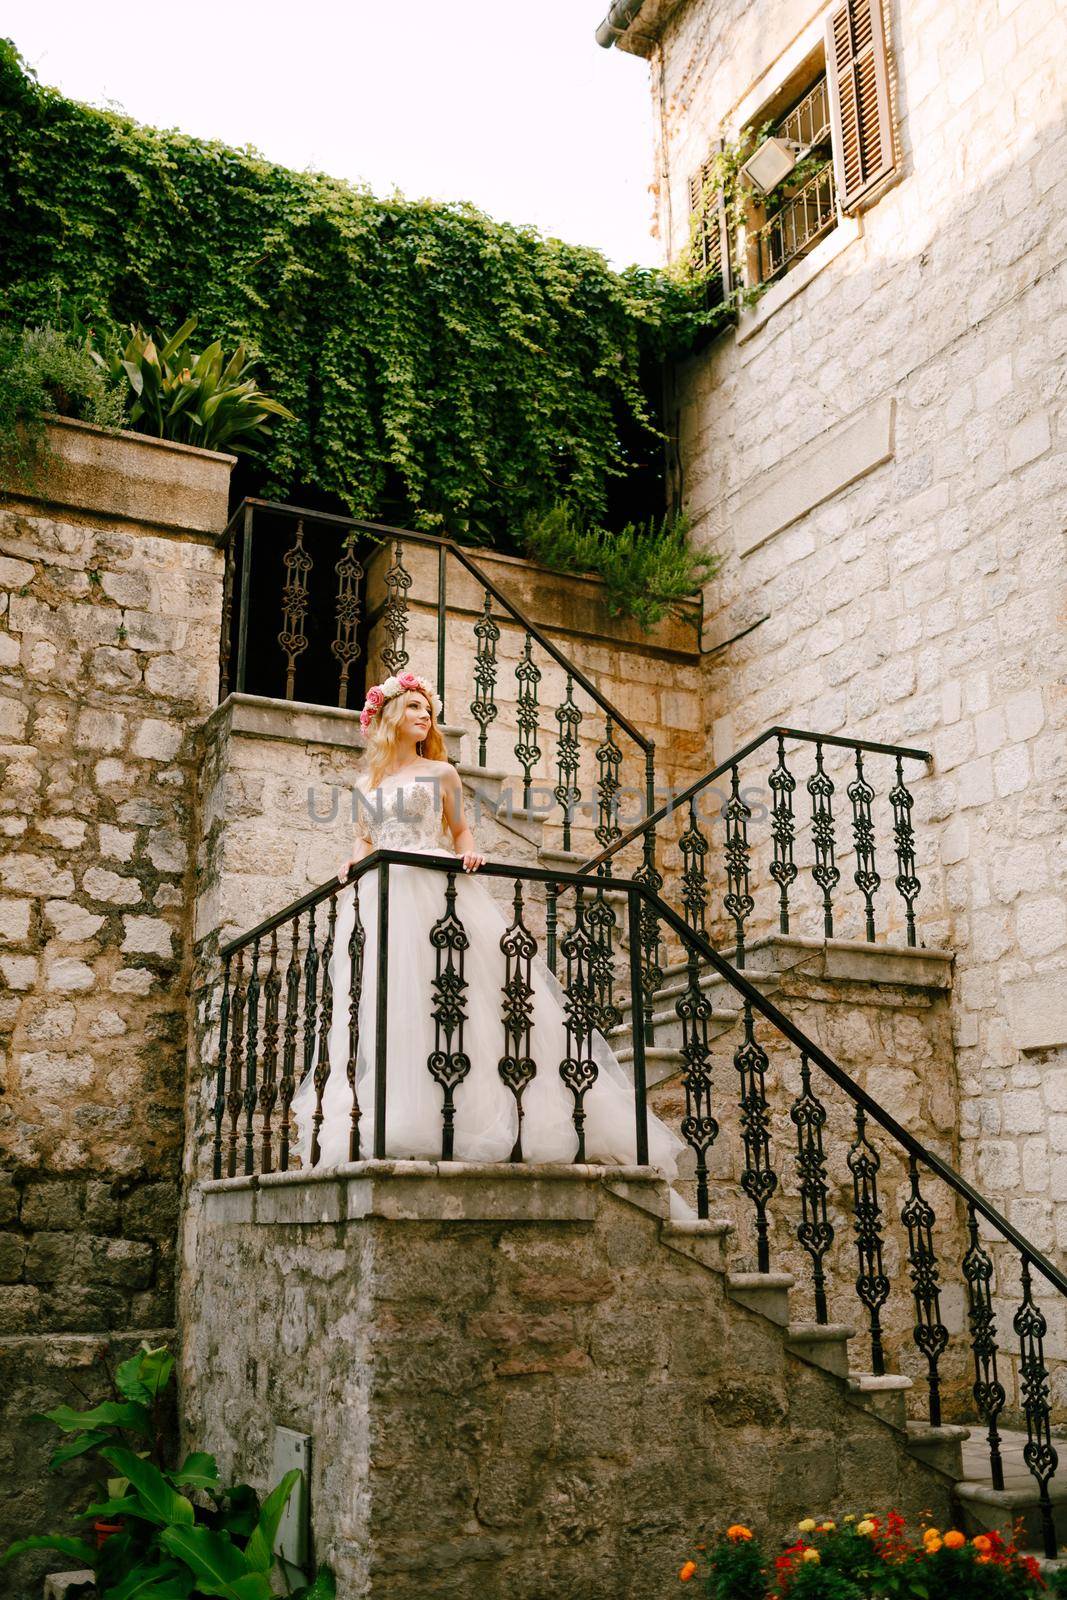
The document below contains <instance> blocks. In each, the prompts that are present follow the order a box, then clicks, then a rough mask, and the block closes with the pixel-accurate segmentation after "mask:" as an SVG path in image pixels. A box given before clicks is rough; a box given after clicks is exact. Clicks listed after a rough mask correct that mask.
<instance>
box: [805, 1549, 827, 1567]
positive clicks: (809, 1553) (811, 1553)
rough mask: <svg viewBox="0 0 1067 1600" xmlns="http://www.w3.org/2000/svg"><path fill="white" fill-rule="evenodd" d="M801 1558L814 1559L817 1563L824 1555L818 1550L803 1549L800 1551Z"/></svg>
mask: <svg viewBox="0 0 1067 1600" xmlns="http://www.w3.org/2000/svg"><path fill="white" fill-rule="evenodd" d="M800 1559H801V1561H813V1562H815V1563H816V1564H817V1563H818V1562H819V1561H821V1560H822V1557H821V1556H820V1555H819V1552H818V1551H817V1550H802V1551H801V1553H800Z"/></svg>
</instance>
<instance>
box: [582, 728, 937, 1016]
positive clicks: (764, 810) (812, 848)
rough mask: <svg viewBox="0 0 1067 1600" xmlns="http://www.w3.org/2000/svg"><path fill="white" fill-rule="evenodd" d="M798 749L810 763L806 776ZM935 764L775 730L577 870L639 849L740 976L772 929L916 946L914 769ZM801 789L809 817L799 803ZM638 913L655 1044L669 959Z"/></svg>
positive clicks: (618, 866)
mask: <svg viewBox="0 0 1067 1600" xmlns="http://www.w3.org/2000/svg"><path fill="white" fill-rule="evenodd" d="M802 752H806V753H808V754H809V756H810V759H809V760H808V762H807V763H806V764H807V766H808V767H810V772H808V774H807V776H806V777H805V775H804V772H803V771H801V770H799V759H800V756H801V753H802ZM930 759H931V757H930V754H929V752H928V751H926V750H917V749H912V748H910V747H908V746H904V745H893V744H878V743H876V742H874V741H873V740H869V739H849V738H845V737H843V736H841V735H837V734H818V733H811V732H808V731H807V730H805V729H800V728H784V727H778V726H775V727H771V728H767V729H765V730H764V732H763V733H760V734H758V735H757V736H756V737H755V738H754V739H750V740H749V742H748V743H747V744H745V745H744V746H742V748H741V749H740V750H738V751H736V752H735V753H734V754H733V755H732V756H729V757H728V758H727V759H726V760H725V761H722V762H720V763H719V765H718V766H716V767H713V768H712V769H711V771H710V772H706V773H705V774H704V776H703V777H701V778H698V779H697V780H696V781H695V782H694V783H691V784H689V785H688V786H687V787H686V788H683V789H680V790H678V791H676V792H675V793H673V794H671V795H670V796H669V797H668V798H667V799H666V801H665V802H664V803H663V804H662V805H660V806H659V807H657V809H656V810H655V811H652V812H650V813H649V815H648V816H646V817H643V818H641V819H640V820H638V821H637V822H636V823H635V824H634V826H632V827H630V828H628V829H627V830H625V831H623V830H622V829H620V830H619V832H618V833H617V835H616V837H614V838H613V839H612V840H611V841H610V842H609V843H608V844H606V845H605V847H604V848H603V849H602V850H601V851H600V852H599V853H598V854H597V855H595V856H593V857H591V858H590V860H588V861H587V862H585V863H584V864H583V865H582V867H581V868H580V872H581V873H582V874H583V875H594V876H599V875H602V874H603V873H605V872H616V873H618V872H620V871H622V872H623V873H625V871H626V869H625V866H624V865H623V863H624V861H625V860H626V854H625V853H626V852H629V859H631V860H632V859H634V856H635V854H636V853H638V852H639V853H640V857H641V866H640V868H639V870H638V872H637V873H636V874H635V876H637V877H639V879H640V880H641V881H642V882H645V883H646V884H647V885H648V887H649V888H651V889H653V890H655V891H656V892H657V893H662V894H663V895H664V896H665V897H666V898H667V899H668V901H670V902H671V903H673V904H674V909H675V910H676V911H680V912H681V914H682V916H683V917H684V920H685V922H686V923H687V924H688V926H689V927H690V928H692V929H693V930H694V931H696V932H699V933H707V934H708V935H709V936H710V937H711V938H712V939H713V941H714V942H715V943H716V944H718V945H719V946H720V947H724V946H726V945H727V944H730V945H732V948H733V958H734V961H735V963H736V965H737V966H738V967H744V965H745V961H746V952H747V950H748V949H749V948H750V946H751V945H752V943H753V942H755V941H756V940H758V939H760V938H763V937H765V936H766V935H768V934H769V933H772V932H775V931H777V932H779V933H781V934H786V935H789V934H798V933H800V934H807V935H809V936H815V937H818V936H821V937H823V938H826V939H832V938H835V937H837V938H841V937H858V938H862V939H863V940H865V941H866V942H867V943H874V942H875V941H876V940H877V939H879V938H881V939H883V940H885V939H894V938H897V939H899V940H900V941H901V942H904V943H907V944H908V945H912V946H914V945H916V944H917V943H918V930H917V919H916V904H917V901H918V899H919V895H920V892H921V890H922V882H921V879H920V878H919V874H918V869H917V861H916V856H917V850H916V834H915V826H914V821H913V815H912V813H913V809H914V803H915V802H914V797H913V795H912V792H911V788H910V787H909V785H910V783H911V777H910V769H911V768H913V767H914V766H915V765H916V764H919V765H921V766H925V765H926V764H927V763H929V761H930ZM876 783H877V784H878V788H877V789H876V787H875V785H876ZM805 791H806V794H807V796H808V800H807V815H806V816H805V814H804V812H803V811H802V810H801V808H800V806H799V803H798V801H799V797H800V795H801V794H802V793H803V792H805ZM842 797H843V798H844V800H845V801H846V803H847V807H848V812H847V814H846V818H842V817H841V815H840V803H841V798H842ZM835 808H836V809H835ZM650 838H651V842H650ZM887 858H888V865H887ZM641 914H642V929H641V944H642V974H643V982H644V991H643V1001H642V1004H643V1010H644V1016H645V1042H646V1044H652V1043H654V1042H655V1041H654V1033H653V1029H654V1026H655V1023H654V1016H655V996H656V992H657V991H658V990H659V988H660V987H661V985H662V984H663V982H664V979H665V977H666V976H668V975H669V972H670V967H669V966H668V964H667V962H666V956H667V954H669V951H667V950H665V948H664V945H665V937H664V930H663V929H661V927H660V925H659V923H658V921H657V918H656V913H655V909H654V907H653V906H652V905H651V903H649V902H645V903H644V904H643V906H642V913H641ZM675 948H676V949H677V941H675ZM678 965H679V964H678V963H677V962H675V963H673V967H674V969H675V971H677V969H678Z"/></svg>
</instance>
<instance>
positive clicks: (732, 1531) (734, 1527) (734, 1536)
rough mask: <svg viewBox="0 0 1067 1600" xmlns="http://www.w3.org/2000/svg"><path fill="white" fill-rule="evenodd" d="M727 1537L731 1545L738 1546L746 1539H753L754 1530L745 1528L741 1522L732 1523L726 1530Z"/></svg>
mask: <svg viewBox="0 0 1067 1600" xmlns="http://www.w3.org/2000/svg"><path fill="white" fill-rule="evenodd" d="M726 1537H727V1538H728V1539H729V1540H730V1543H731V1544H738V1543H741V1542H743V1541H744V1540H745V1539H751V1537H752V1529H751V1528H746V1527H744V1526H743V1525H742V1524H741V1523H740V1522H732V1523H731V1524H730V1526H729V1527H728V1528H727V1530H726Z"/></svg>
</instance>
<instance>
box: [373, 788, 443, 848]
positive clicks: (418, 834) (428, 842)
mask: <svg viewBox="0 0 1067 1600" xmlns="http://www.w3.org/2000/svg"><path fill="white" fill-rule="evenodd" d="M356 806H357V809H356V830H357V832H359V833H365V834H366V836H367V838H368V839H369V840H370V842H371V844H372V845H373V846H374V847H375V849H379V850H441V849H444V848H446V846H445V841H444V836H443V833H442V829H441V784H440V781H435V780H434V779H433V778H408V779H406V780H405V781H402V782H400V783H390V782H388V780H387V781H386V783H385V784H384V785H379V787H378V788H377V789H370V790H368V792H367V793H366V794H363V793H362V792H360V791H357V801H356Z"/></svg>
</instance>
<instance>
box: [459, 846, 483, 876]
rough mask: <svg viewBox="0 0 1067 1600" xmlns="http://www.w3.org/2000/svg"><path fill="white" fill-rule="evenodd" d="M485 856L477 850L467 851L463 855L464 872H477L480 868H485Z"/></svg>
mask: <svg viewBox="0 0 1067 1600" xmlns="http://www.w3.org/2000/svg"><path fill="white" fill-rule="evenodd" d="M485 860H486V858H485V856H483V855H481V854H480V853H479V852H478V851H477V850H465V851H464V853H463V870H464V872H477V870H478V868H479V867H484V866H485Z"/></svg>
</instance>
